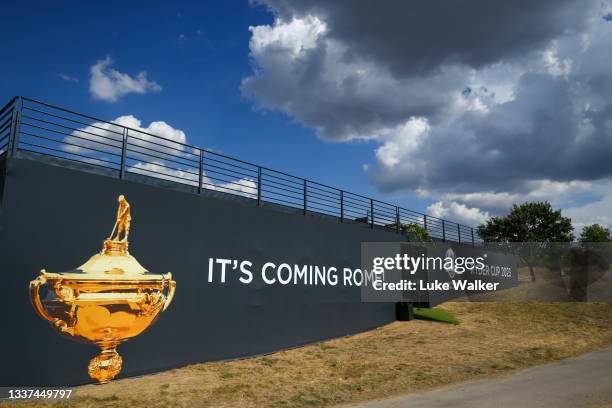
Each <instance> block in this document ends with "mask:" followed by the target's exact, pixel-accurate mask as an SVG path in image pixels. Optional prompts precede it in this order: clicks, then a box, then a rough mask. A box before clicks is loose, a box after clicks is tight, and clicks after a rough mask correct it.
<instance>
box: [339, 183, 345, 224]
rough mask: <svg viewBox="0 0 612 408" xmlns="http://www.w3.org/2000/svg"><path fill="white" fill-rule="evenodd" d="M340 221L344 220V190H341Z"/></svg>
mask: <svg viewBox="0 0 612 408" xmlns="http://www.w3.org/2000/svg"><path fill="white" fill-rule="evenodd" d="M340 222H344V191H343V190H340Z"/></svg>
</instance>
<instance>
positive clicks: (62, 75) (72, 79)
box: [59, 74, 79, 83]
mask: <svg viewBox="0 0 612 408" xmlns="http://www.w3.org/2000/svg"><path fill="white" fill-rule="evenodd" d="M59 77H60V78H62V79H63V80H64V81H66V82H74V83H77V82H79V78H76V77H73V76H70V75H66V74H59Z"/></svg>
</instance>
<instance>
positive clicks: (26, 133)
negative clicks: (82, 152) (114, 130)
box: [21, 130, 115, 160]
mask: <svg viewBox="0 0 612 408" xmlns="http://www.w3.org/2000/svg"><path fill="white" fill-rule="evenodd" d="M21 133H22V134H24V135H28V136H31V137H35V138H37V139H42V140H47V141H49V142H54V143H57V144H59V145H68V146H74V147H78V148H79V149H87V150H91V151H93V152H98V153H102V154H109V155H111V156H115V155H114V154H112V153H110V152H108V151H106V150H99V149H94V148H93V147H87V146H82V145H80V144H76V143H71V142H66V141H59V140H57V139H53V138H51V137H46V136H41V135H36V134H33V133H29V132H24V131H23V130H22V131H21ZM65 151H67V150H65ZM67 152H69V151H67ZM69 153H72V152H69ZM83 157H87V158H91V159H95V160H97V158H96V157H88V156H83Z"/></svg>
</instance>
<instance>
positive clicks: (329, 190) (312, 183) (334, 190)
mask: <svg viewBox="0 0 612 408" xmlns="http://www.w3.org/2000/svg"><path fill="white" fill-rule="evenodd" d="M308 186H309V187H311V188H314V189H316V190H319V191H324V192H326V193H338V194H340V191H341V190H338V189H337V188H334V187H329V186H326V185H325V184H321V183H317V182H316V181H309V182H308ZM321 187H325V188H321Z"/></svg>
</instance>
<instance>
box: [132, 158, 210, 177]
mask: <svg viewBox="0 0 612 408" xmlns="http://www.w3.org/2000/svg"><path fill="white" fill-rule="evenodd" d="M126 158H127V159H128V160H133V161H135V162H140V163H143V162H144V163H145V164H152V165H153V166H159V167H163V168H166V169H168V170H174V171H182V172H183V173H187V174H192V175H193V176H195V177H197V176H199V173H194V172H191V171H189V170H185V169H180V168H176V167H170V166H165V165H163V164H160V163H155V162H150V161H148V160H144V159H137V158H135V157H133V156H129V155H126ZM132 167H134V166H132ZM175 177H179V178H180V176H175Z"/></svg>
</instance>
